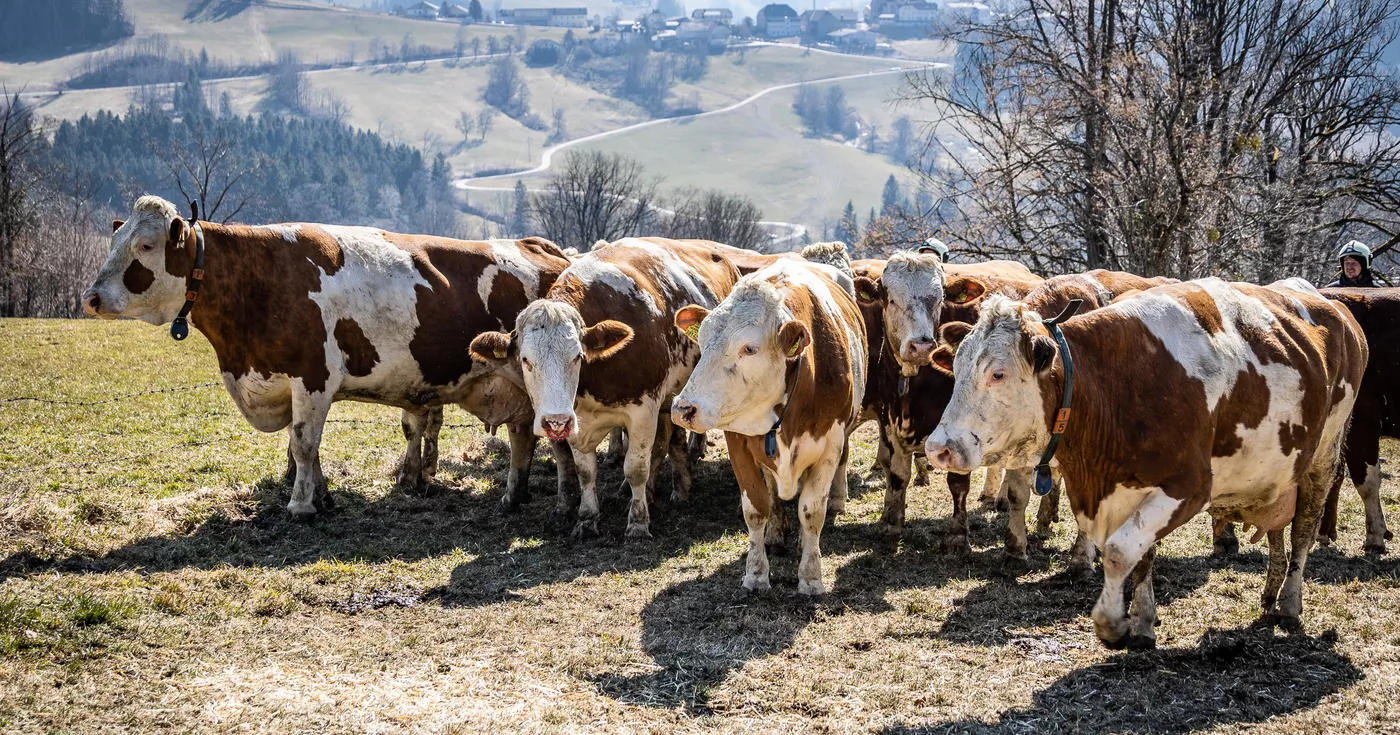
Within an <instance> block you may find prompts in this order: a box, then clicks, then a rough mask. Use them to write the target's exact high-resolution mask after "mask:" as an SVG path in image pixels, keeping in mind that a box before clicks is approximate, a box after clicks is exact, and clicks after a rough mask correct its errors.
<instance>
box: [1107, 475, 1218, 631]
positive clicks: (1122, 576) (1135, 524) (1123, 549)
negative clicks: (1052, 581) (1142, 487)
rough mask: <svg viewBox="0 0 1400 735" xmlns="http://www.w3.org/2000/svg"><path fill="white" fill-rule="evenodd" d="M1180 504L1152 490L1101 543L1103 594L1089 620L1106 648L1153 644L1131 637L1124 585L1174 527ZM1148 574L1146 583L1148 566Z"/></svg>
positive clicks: (1201, 503) (1203, 497)
mask: <svg viewBox="0 0 1400 735" xmlns="http://www.w3.org/2000/svg"><path fill="white" fill-rule="evenodd" d="M1206 497H1208V494H1203V495H1202V496H1201V499H1200V500H1199V501H1196V502H1197V503H1199V504H1200V505H1204V503H1205V498H1206ZM1182 502H1183V501H1179V500H1176V499H1173V498H1172V497H1170V496H1168V495H1167V494H1166V493H1165V492H1163V491H1162V490H1153V491H1152V492H1151V493H1149V494H1148V495H1147V496H1146V497H1145V498H1143V500H1142V502H1140V503H1139V504H1138V506H1137V509H1136V510H1134V511H1133V513H1132V515H1130V516H1128V518H1127V520H1125V521H1124V522H1123V525H1121V526H1119V527H1118V529H1117V530H1115V531H1114V532H1113V534H1112V535H1111V536H1109V537H1108V540H1107V541H1106V542H1105V543H1104V545H1103V579H1104V584H1103V592H1102V593H1101V594H1100V595H1099V600H1098V603H1097V604H1095V605H1094V611H1093V614H1092V617H1093V620H1094V633H1095V634H1096V635H1097V636H1098V637H1099V640H1101V641H1103V643H1104V645H1105V646H1108V647H1109V648H1111V649H1113V650H1121V649H1123V648H1125V647H1127V648H1138V647H1143V646H1151V645H1153V643H1152V641H1151V640H1150V639H1149V640H1142V639H1140V638H1135V637H1134V630H1133V628H1132V626H1131V625H1130V623H1129V621H1128V620H1127V616H1126V615H1125V614H1124V610H1123V584H1124V582H1126V581H1127V580H1128V576H1129V575H1131V574H1132V573H1133V571H1134V570H1135V569H1136V568H1137V566H1138V562H1140V561H1142V560H1143V558H1144V557H1146V555H1147V553H1148V551H1149V550H1150V549H1151V548H1152V547H1153V546H1155V545H1156V544H1157V539H1159V538H1161V537H1162V536H1163V535H1165V534H1166V533H1167V532H1168V531H1170V530H1171V529H1172V528H1173V526H1172V517H1173V515H1174V514H1175V513H1176V512H1177V509H1178V508H1179V507H1180V506H1181V504H1182ZM1187 502H1189V501H1187ZM1196 510H1199V508H1196ZM1191 515H1194V513H1188V514H1185V516H1184V517H1187V518H1189V517H1190V516H1191ZM1148 571H1149V575H1148V576H1147V578H1146V580H1145V583H1146V584H1151V583H1152V578H1151V575H1150V567H1149V570H1148Z"/></svg>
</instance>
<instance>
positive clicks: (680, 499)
mask: <svg viewBox="0 0 1400 735" xmlns="http://www.w3.org/2000/svg"><path fill="white" fill-rule="evenodd" d="M668 502H669V503H671V505H683V504H685V503H689V502H690V493H685V494H684V495H682V494H681V493H676V492H673V493H671V498H670V500H669V501H668Z"/></svg>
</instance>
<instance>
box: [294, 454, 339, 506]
mask: <svg viewBox="0 0 1400 735" xmlns="http://www.w3.org/2000/svg"><path fill="white" fill-rule="evenodd" d="M315 478H316V501H315V502H316V505H317V506H318V507H321V509H322V510H326V509H328V508H334V507H335V498H333V497H331V489H330V486H329V485H328V484H327V483H326V476H325V475H324V474H322V473H321V463H320V461H319V460H318V461H317V462H316V467H315ZM296 481H297V460H296V457H294V456H293V455H292V443H291V442H290V441H289V442H287V469H285V470H283V471H282V484H283V485H285V486H287V489H289V490H290V489H291V488H292V486H293V485H295V484H296Z"/></svg>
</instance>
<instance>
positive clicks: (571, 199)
mask: <svg viewBox="0 0 1400 735" xmlns="http://www.w3.org/2000/svg"><path fill="white" fill-rule="evenodd" d="M656 186H657V185H656V182H655V180H653V179H652V178H650V177H648V176H647V175H646V171H645V169H643V167H642V165H641V164H640V163H638V162H637V161H636V160H635V159H632V158H628V157H626V156H623V155H620V154H616V153H612V154H609V153H602V152H599V151H586V152H570V153H569V154H568V155H567V156H565V158H564V160H563V162H562V164H561V165H559V166H557V167H556V168H555V169H554V170H553V171H552V172H551V173H550V175H549V179H548V181H546V182H545V186H544V189H543V190H542V191H541V192H540V193H538V194H536V195H534V196H533V197H532V200H531V202H530V211H531V213H532V214H533V215H534V218H535V222H536V224H537V226H538V232H539V234H540V235H542V236H544V237H546V238H549V239H550V240H553V241H554V242H556V243H559V244H560V246H562V247H573V248H578V249H579V251H580V252H582V251H586V250H590V249H592V247H593V244H594V243H595V242H597V241H599V240H616V239H618V238H620V237H625V236H627V235H635V234H638V233H641V232H644V231H646V230H647V229H649V224H650V222H651V220H652V218H653V217H654V216H655V212H654V209H653V205H654V202H655V201H656Z"/></svg>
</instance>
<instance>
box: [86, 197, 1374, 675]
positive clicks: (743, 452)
mask: <svg viewBox="0 0 1400 735" xmlns="http://www.w3.org/2000/svg"><path fill="white" fill-rule="evenodd" d="M196 292H197V293H196ZM83 306H84V308H85V309H86V311H87V312H88V313H89V314H91V315H94V316H99V317H106V318H119V317H126V318H135V319H140V320H143V321H146V322H149V323H152V324H157V325H159V324H165V323H168V322H170V321H171V320H172V319H175V318H176V317H177V316H179V315H180V314H182V313H183V312H182V308H183V309H184V310H186V311H188V313H189V321H190V323H191V324H193V325H194V326H195V328H197V329H198V330H199V331H200V332H201V333H202V334H204V336H205V337H206V338H207V339H208V340H209V342H210V344H211V345H212V346H213V348H214V352H215V354H216V355H217V358H218V361H219V368H220V371H221V373H222V376H223V381H224V385H225V387H226V388H227V389H228V392H229V394H230V395H231V396H232V397H233V400H234V403H235V404H236V405H237V406H238V409H239V410H240V411H241V412H242V414H243V415H244V417H245V418H246V419H247V420H248V421H249V423H251V424H252V425H253V426H254V427H256V428H257V429H259V430H261V431H278V430H281V429H287V430H288V455H289V462H290V465H289V475H290V476H291V480H290V484H291V499H290V501H289V502H288V505H287V508H288V511H289V512H290V513H292V514H293V515H296V516H302V517H306V516H312V515H314V514H316V513H317V512H318V510H319V509H324V508H325V507H326V506H327V505H329V504H330V503H331V502H332V500H331V495H330V493H329V492H328V489H327V487H326V481H325V478H324V476H323V474H322V472H321V469H320V461H319V449H320V443H321V435H322V431H323V429H324V426H325V421H326V417H327V413H328V412H329V410H330V406H331V404H332V403H333V402H335V401H338V400H356V401H367V402H373V403H381V404H385V405H390V406H395V407H398V408H400V409H401V410H402V428H403V434H404V437H405V439H406V441H407V448H406V450H405V451H404V454H403V459H402V462H401V464H400V469H399V471H398V478H397V479H398V482H399V483H400V484H401V485H404V486H407V487H415V486H419V485H422V484H424V483H427V482H429V481H430V480H431V479H432V478H433V476H434V474H435V472H436V470H437V463H438V432H439V430H440V428H441V426H442V415H443V413H442V412H443V407H444V406H446V405H448V404H456V405H458V406H461V407H462V408H465V409H466V410H467V411H469V412H471V413H472V414H474V415H476V416H477V417H479V418H480V419H481V420H482V421H483V422H484V423H485V424H486V425H487V426H488V427H489V428H490V429H491V430H492V431H494V430H495V428H496V427H497V426H501V425H504V426H506V427H507V433H508V435H509V439H510V449H511V461H510V471H509V474H508V478H507V482H506V488H505V492H504V495H503V497H502V500H501V504H502V508H503V509H505V510H507V511H510V510H514V509H516V508H517V507H518V506H519V505H520V504H521V503H524V502H527V501H529V500H530V497H531V490H530V487H529V482H528V478H529V466H530V462H531V459H532V457H533V455H534V452H535V448H536V444H537V442H538V438H539V437H543V438H545V439H546V440H548V442H549V445H550V448H551V451H552V452H553V453H554V457H555V459H556V466H557V468H558V487H557V493H556V497H557V500H556V505H555V507H554V509H553V515H555V516H556V517H557V518H558V519H561V520H564V521H565V522H568V523H572V524H573V533H574V534H575V535H576V536H588V535H592V534H596V533H597V532H598V521H599V517H598V516H599V502H598V490H597V482H598V464H599V460H598V449H599V447H600V445H601V444H602V442H603V440H604V439H605V438H608V437H609V436H611V437H612V438H611V440H610V442H609V446H610V448H617V447H619V446H620V445H622V444H623V443H625V447H626V448H625V456H624V458H623V475H624V477H625V479H626V485H627V488H628V490H630V496H631V500H630V503H629V505H628V512H627V526H626V534H627V537H628V538H631V539H647V538H649V537H650V535H651V531H650V506H651V503H652V502H653V499H654V495H655V488H656V484H657V482H656V481H657V477H658V474H659V473H660V470H661V467H662V463H663V462H666V461H669V463H670V465H671V467H672V470H673V477H674V478H675V482H674V492H673V497H672V499H673V500H675V501H684V500H685V499H686V498H687V496H688V494H689V488H690V465H691V464H692V463H693V462H694V461H695V460H696V459H697V458H698V456H699V455H700V453H702V452H703V450H704V447H705V433H706V432H709V431H716V430H717V431H722V432H723V433H724V439H725V443H726V445H727V448H728V453H729V458H730V463H731V466H732V468H733V472H734V476H735V478H736V480H737V482H738V485H739V488H740V491H741V492H740V499H741V505H742V509H743V517H744V521H745V524H746V526H747V528H748V532H749V551H748V554H747V559H746V566H745V572H744V577H743V582H742V583H743V586H744V587H745V588H747V589H750V590H765V589H768V588H769V586H770V581H769V567H768V559H767V555H766V550H765V547H766V545H768V544H771V543H774V542H781V541H782V540H783V539H784V538H785V537H786V534H787V533H788V529H787V527H786V519H787V515H786V514H785V513H783V512H781V510H780V507H779V506H778V505H777V501H778V500H785V501H796V506H797V518H798V523H799V525H800V534H801V535H800V538H801V550H802V556H801V560H800V562H799V565H798V588H797V591H798V592H799V593H803V594H821V593H823V592H824V587H823V584H822V570H821V553H820V537H821V532H822V529H823V527H824V525H825V522H826V518H827V516H828V515H832V514H836V513H840V512H841V510H842V508H843V506H844V503H845V501H846V491H847V487H846V483H847V475H848V468H847V464H848V460H849V456H850V455H849V440H850V435H851V433H852V432H853V431H854V430H855V429H856V428H857V426H859V425H860V424H861V423H863V422H864V421H866V420H874V421H875V422H876V424H877V426H878V428H879V437H880V439H879V450H878V455H877V459H876V464H877V467H878V469H879V471H880V472H881V473H882V474H883V475H884V479H885V498H884V512H883V514H882V517H881V528H882V529H883V530H884V531H885V532H886V533H888V534H889V535H891V536H898V535H899V534H900V533H901V529H902V526H903V523H904V516H905V492H906V489H907V488H908V486H909V485H910V484H911V478H912V477H913V476H914V472H915V465H916V462H917V461H919V460H920V459H921V458H923V457H926V459H927V461H928V462H930V463H931V464H932V465H935V466H937V467H938V468H940V469H942V470H946V472H947V483H948V489H949V491H950V493H951V495H952V500H953V520H952V524H951V529H952V530H951V531H950V532H949V534H948V536H947V538H946V539H945V542H944V543H945V546H946V547H947V548H948V549H949V550H951V551H955V552H959V551H966V550H967V549H968V548H969V546H968V520H967V500H968V495H969V491H970V484H971V483H970V473H971V472H972V471H973V470H974V469H977V468H979V467H986V468H988V470H987V475H988V481H987V483H986V484H985V485H984V487H983V490H982V494H983V499H984V500H985V501H988V502H996V503H1005V504H1006V505H1007V506H1008V507H1009V509H1010V511H1011V513H1010V522H1009V524H1008V531H1007V538H1006V542H1005V549H1006V554H1007V555H1008V556H1009V557H1012V558H1017V557H1024V555H1025V553H1026V545H1027V527H1026V507H1027V504H1028V503H1029V499H1030V495H1031V493H1032V491H1033V490H1034V492H1036V493H1040V494H1044V495H1046V497H1045V498H1044V499H1043V500H1042V501H1041V512H1040V516H1039V518H1038V520H1037V525H1038V526H1039V528H1040V529H1041V530H1044V528H1045V527H1046V526H1047V525H1048V524H1049V523H1051V522H1052V521H1054V520H1055V519H1056V514H1057V513H1058V507H1059V497H1060V493H1061V492H1063V493H1064V494H1065V495H1067V496H1068V499H1069V506H1070V508H1071V510H1072V512H1073V513H1074V518H1075V521H1076V523H1077V525H1078V528H1079V532H1080V533H1079V539H1078V540H1077V541H1076V543H1075V545H1074V549H1073V552H1072V558H1073V564H1074V565H1075V566H1077V567H1079V568H1080V569H1084V570H1087V569H1089V568H1090V565H1091V564H1092V563H1093V560H1094V558H1095V556H1096V555H1101V558H1102V566H1103V576H1104V586H1103V590H1102V594H1101V596H1100V598H1099V601H1098V603H1097V604H1096V605H1095V607H1094V611H1093V620H1094V625H1095V631H1096V633H1097V634H1098V636H1099V638H1100V639H1101V640H1102V641H1103V642H1104V643H1105V644H1106V645H1108V646H1110V647H1114V648H1121V647H1125V646H1127V647H1135V648H1136V647H1148V646H1151V645H1153V642H1154V639H1155V633H1154V629H1155V626H1156V624H1157V615H1156V606H1155V602H1154V597H1153V588H1152V562H1153V553H1154V550H1155V548H1156V545H1157V542H1158V541H1159V540H1160V539H1161V538H1163V537H1164V536H1165V535H1166V534H1168V533H1170V532H1171V531H1172V530H1173V529H1175V528H1177V527H1179V526H1181V525H1182V524H1184V523H1185V522H1187V521H1188V520H1189V519H1191V518H1192V517H1194V516H1195V515H1196V514H1198V513H1200V512H1201V511H1203V510H1204V511H1208V512H1209V513H1210V514H1211V516H1212V517H1213V519H1214V521H1215V533H1216V544H1217V547H1218V548H1220V549H1226V550H1228V549H1230V548H1232V546H1235V545H1237V543H1238V542H1237V541H1235V536H1234V524H1236V523H1239V524H1242V525H1243V527H1244V529H1245V530H1246V532H1249V531H1253V539H1252V540H1255V541H1257V540H1259V539H1261V538H1264V537H1267V539H1268V546H1269V565H1268V573H1267V578H1266V581H1265V586H1264V593H1263V610H1264V613H1265V615H1266V617H1267V618H1268V619H1269V620H1270V621H1271V622H1274V623H1278V624H1280V625H1283V626H1285V627H1295V626H1297V624H1298V618H1299V615H1300V613H1301V606H1302V593H1301V585H1302V580H1303V574H1304V567H1305V564H1306V561H1307V556H1308V552H1309V550H1310V549H1311V548H1312V546H1313V544H1314V542H1315V541H1316V540H1317V538H1318V536H1319V532H1320V533H1321V537H1322V539H1323V540H1324V541H1335V539H1336V499H1337V493H1338V490H1339V486H1340V483H1341V479H1342V477H1341V470H1342V462H1343V457H1344V460H1345V464H1346V468H1347V469H1348V470H1349V471H1350V475H1351V477H1352V480H1353V482H1354V483H1355V485H1356V487H1357V489H1358V490H1359V491H1360V493H1361V496H1362V497H1363V499H1364V501H1365V506H1366V541H1365V544H1366V549H1367V550H1368V551H1384V547H1385V540H1386V539H1388V538H1389V537H1390V534H1389V532H1388V531H1387V530H1386V526H1385V520H1384V518H1383V515H1382V512H1381V505H1380V478H1381V475H1380V470H1379V450H1378V446H1379V437H1380V436H1381V435H1383V434H1392V433H1394V427H1395V425H1396V422H1395V418H1396V417H1394V416H1392V415H1391V408H1392V407H1393V406H1395V405H1396V402H1395V401H1392V400H1388V397H1387V395H1386V394H1387V392H1388V389H1389V386H1391V385H1395V384H1396V383H1395V381H1394V380H1391V379H1390V375H1389V373H1390V372H1392V371H1395V370H1397V369H1400V361H1397V357H1400V355H1397V354H1396V352H1395V348H1393V347H1391V345H1393V344H1395V341H1394V339H1393V337H1394V335H1393V334H1392V333H1393V331H1394V330H1395V328H1396V326H1395V325H1396V323H1397V321H1396V317H1397V315H1400V296H1397V295H1396V294H1395V293H1392V292H1391V291H1390V290H1355V289H1335V290H1325V291H1319V290H1317V289H1315V288H1314V287H1313V286H1311V285H1310V284H1308V283H1306V282H1305V281H1302V280H1299V279H1290V280H1287V281H1280V282H1278V283H1274V284H1271V285H1268V286H1258V285H1252V284H1244V283H1227V282H1225V281H1222V280H1220V279H1215V278H1207V279H1201V280H1197V281H1188V282H1176V281H1172V280H1170V279H1148V278H1141V277H1138V276H1134V275H1131V274H1126V273H1115V272H1109V271H1091V272H1089V273H1084V274H1073V275H1063V276H1055V277H1053V278H1049V279H1041V278H1039V277H1037V276H1036V275H1034V274H1032V273H1031V272H1030V271H1029V270H1027V269H1026V268H1025V267H1023V266H1021V265H1019V264H1016V263H1010V262H1000V261H997V262H990V263H979V264H957V265H954V264H944V263H943V262H942V260H941V258H940V257H939V256H938V255H936V254H928V253H920V252H900V253H896V254H894V255H892V256H891V257H890V258H889V259H888V260H861V261H855V262H852V261H851V260H850V259H849V257H848V256H847V253H846V250H845V246H844V245H842V244H840V243H821V244H817V245H813V246H809V247H808V248H806V249H805V250H803V251H802V253H801V254H797V253H788V254H782V255H767V254H761V253H756V252H753V251H749V250H743V249H739V248H733V247H730V246H727V245H723V244H718V243H713V242H707V241H699V240H667V239H661V238H625V239H622V240H619V241H617V242H612V243H607V242H599V243H598V244H597V245H596V246H595V247H594V248H593V249H592V250H591V251H589V252H588V253H585V254H582V255H578V254H574V253H568V252H564V251H562V250H560V249H559V248H558V247H556V246H555V245H554V244H553V243H551V242H549V241H547V240H544V239H541V238H534V237H528V238H523V239H519V240H492V241H462V240H452V239H446V238H439V237H429V236H419V235H400V234H394V233H389V232H384V231H382V230H378V229H373V228H363V227H339V226H330V225H317V224H281V225H267V226H238V225H216V224H210V223H202V222H200V223H195V222H192V221H190V220H186V219H184V218H182V217H181V216H180V215H179V213H178V211H177V210H176V209H175V207H174V206H173V205H172V204H170V203H169V202H167V201H165V200H162V199H160V198H157V197H149V196H148V197H142V198H141V199H140V200H138V201H137V202H136V204H135V206H134V208H133V210H132V213H131V215H130V217H129V218H128V219H127V220H125V221H116V222H114V223H113V237H112V247H111V251H110V253H109V255H108V257H107V260H106V262H105V263H104V264H103V266H102V269H101V271H100V272H99V273H98V275H97V278H96V280H95V282H94V284H93V286H92V287H91V288H90V289H89V290H88V291H87V293H85V294H84V296H83ZM1368 344H1369V348H1368ZM1344 447H1345V452H1344V451H1343V450H1344ZM1290 524H1291V528H1290ZM1285 530H1287V531H1288V533H1289V535H1290V539H1289V542H1288V543H1285V541H1284V533H1285ZM1129 598H1130V601H1129Z"/></svg>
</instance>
